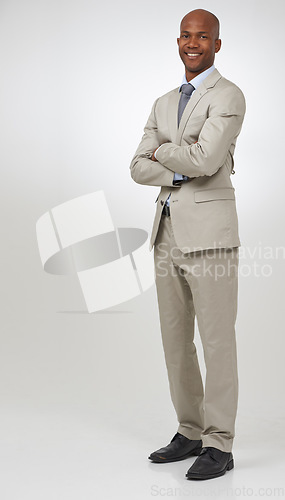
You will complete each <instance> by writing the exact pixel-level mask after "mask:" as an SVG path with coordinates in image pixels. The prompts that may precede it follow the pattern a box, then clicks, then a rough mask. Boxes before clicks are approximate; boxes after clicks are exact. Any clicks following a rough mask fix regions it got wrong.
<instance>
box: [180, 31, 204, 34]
mask: <svg viewBox="0 0 285 500" xmlns="http://www.w3.org/2000/svg"><path fill="white" fill-rule="evenodd" d="M181 33H190V31H187V30H183V31H181ZM197 33H199V34H200V35H201V34H202V33H208V31H197Z"/></svg>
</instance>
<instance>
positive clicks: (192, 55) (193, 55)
mask: <svg viewBox="0 0 285 500" xmlns="http://www.w3.org/2000/svg"><path fill="white" fill-rule="evenodd" d="M185 54H186V56H188V57H193V58H194V57H199V56H200V55H201V54H196V53H192V52H185Z"/></svg>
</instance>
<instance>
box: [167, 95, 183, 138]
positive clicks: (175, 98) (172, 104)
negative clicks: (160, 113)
mask: <svg viewBox="0 0 285 500" xmlns="http://www.w3.org/2000/svg"><path fill="white" fill-rule="evenodd" d="M179 99H180V92H179V87H178V88H177V89H175V90H173V92H172V94H170V97H169V101H168V110H167V119H168V129H169V134H170V140H171V142H174V143H175V141H176V136H177V128H178V121H177V120H178V119H177V113H178V103H179Z"/></svg>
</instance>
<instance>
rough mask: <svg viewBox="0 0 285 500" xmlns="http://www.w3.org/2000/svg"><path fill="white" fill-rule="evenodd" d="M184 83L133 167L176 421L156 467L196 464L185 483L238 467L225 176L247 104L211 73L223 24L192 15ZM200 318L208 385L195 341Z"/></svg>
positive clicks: (162, 107) (233, 218)
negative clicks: (151, 212)
mask: <svg viewBox="0 0 285 500" xmlns="http://www.w3.org/2000/svg"><path fill="white" fill-rule="evenodd" d="M177 42H178V47H179V54H180V57H181V59H182V61H183V64H184V66H185V76H184V78H183V84H182V85H181V86H180V87H178V88H176V89H174V90H172V91H170V92H168V93H167V94H166V95H163V96H162V97H160V98H158V99H157V100H156V101H155V103H154V105H153V108H152V111H151V114H150V117H149V119H148V122H147V124H146V127H145V129H144V135H143V138H142V140H141V143H140V144H139V146H138V149H137V151H136V153H135V156H134V158H133V160H132V162H131V167H130V168H131V176H132V178H133V179H134V180H135V181H136V182H138V183H140V184H146V185H152V186H161V191H160V194H159V196H158V199H157V209H156V216H155V219H154V224H153V231H152V235H151V247H152V246H153V245H154V259H155V269H156V287H157V296H158V305H159V314H160V323H161V332H162V340H163V347H164V353H165V359H166V366H167V371H168V378H169V385H170V393H171V398H172V401H173V404H174V408H175V411H176V413H177V418H178V422H179V427H178V432H177V433H176V434H175V436H174V437H173V439H172V440H171V442H170V443H169V445H167V446H166V447H164V448H161V449H159V450H157V451H155V452H153V453H151V455H150V457H149V458H150V459H151V460H152V461H153V462H157V463H166V462H174V461H177V460H183V459H185V458H187V457H190V456H197V458H196V460H195V462H194V463H193V465H192V466H191V467H190V469H189V470H188V472H187V474H186V477H187V478H188V479H210V478H214V477H218V476H222V475H223V474H225V473H226V471H228V470H231V469H232V468H233V467H234V462H233V455H232V446H233V439H234V435H235V433H234V432H235V431H234V429H235V418H236V411H237V398H238V374H237V357H236V339H235V320H236V311H237V267H238V247H239V246H240V240H239V236H238V221H237V214H236V205H235V193H234V188H233V186H232V183H231V179H230V175H231V174H232V173H234V170H233V153H234V149H235V144H236V139H237V136H238V134H239V132H240V130H241V126H242V122H243V118H244V113H245V101H244V97H243V94H242V92H241V91H240V89H239V88H238V87H237V86H236V85H234V84H233V83H232V82H230V81H228V80H226V79H225V78H223V77H222V76H221V75H220V73H219V72H218V71H217V69H215V67H214V59H215V54H216V53H217V52H218V51H219V50H220V48H221V40H220V39H219V21H218V19H217V18H216V16H214V15H213V14H212V13H210V12H208V11H205V10H202V9H197V10H194V11H192V12H190V13H188V14H187V15H186V16H185V17H184V18H183V19H182V21H181V26H180V37H179V38H178V40H177ZM195 316H196V317H197V322H198V327H199V333H200V336H201V340H202V345H203V351H204V358H205V365H206V380H205V389H204V387H203V384H202V379H201V374H200V369H199V364H198V358H197V354H196V348H195V344H194V342H193V338H194V319H195Z"/></svg>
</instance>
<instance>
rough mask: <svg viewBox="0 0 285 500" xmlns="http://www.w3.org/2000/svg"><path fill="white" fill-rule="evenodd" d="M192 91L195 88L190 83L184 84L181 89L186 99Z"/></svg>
mask: <svg viewBox="0 0 285 500" xmlns="http://www.w3.org/2000/svg"><path fill="white" fill-rule="evenodd" d="M194 90H195V87H193V85H192V84H191V83H184V84H183V85H182V87H181V92H182V94H185V95H187V96H188V97H190V95H191V94H192V92H193V91H194Z"/></svg>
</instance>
